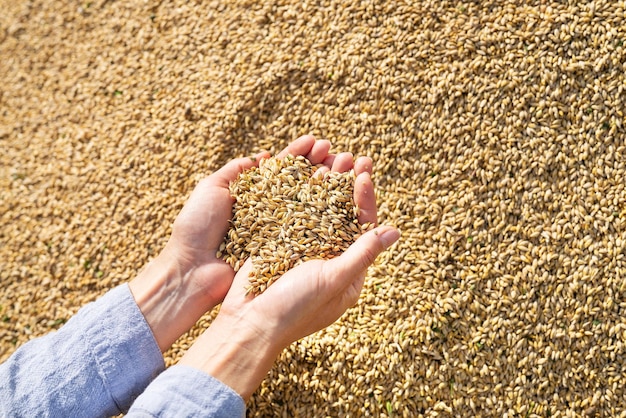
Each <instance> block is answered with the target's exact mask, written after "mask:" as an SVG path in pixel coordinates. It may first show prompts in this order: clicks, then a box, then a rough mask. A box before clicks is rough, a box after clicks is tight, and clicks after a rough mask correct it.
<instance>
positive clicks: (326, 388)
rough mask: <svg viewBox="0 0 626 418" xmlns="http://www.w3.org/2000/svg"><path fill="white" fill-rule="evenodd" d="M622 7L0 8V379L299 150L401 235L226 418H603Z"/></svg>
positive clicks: (618, 196)
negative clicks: (358, 288) (355, 168)
mask: <svg viewBox="0 0 626 418" xmlns="http://www.w3.org/2000/svg"><path fill="white" fill-rule="evenodd" d="M625 7H626V5H625V2H624V1H608V0H607V1H570V2H568V1H469V2H468V1H454V2H451V1H434V0H433V1H414V2H412V1H394V0H390V1H367V0H364V1H358V2H348V1H345V2H342V1H326V0H319V1H308V0H300V1H289V0H269V1H262V2H257V1H238V0H233V1H226V0H223V1H208V2H201V1H196V2H193V1H192V2H185V1H167V0H164V1H159V2H157V1H139V0H131V1H127V2H122V1H119V0H118V1H116V0H96V1H89V2H86V1H65V0H59V1H53V2H49V1H41V0H37V1H26V0H18V1H15V0H0V10H1V11H2V12H1V13H0V149H1V151H0V360H2V359H6V358H7V357H8V356H9V355H10V354H11V353H12V352H13V351H14V350H15V349H16V347H18V346H19V345H21V344H23V343H24V342H25V341H27V340H28V339H30V338H33V337H35V336H38V335H42V334H45V333H47V332H49V331H51V330H53V329H56V328H58V327H59V326H61V324H62V323H63V322H64V321H66V320H67V319H68V318H69V317H70V316H71V315H72V314H73V313H74V312H76V310H77V309H78V308H79V307H80V306H81V305H83V304H85V303H86V302H88V301H91V300H93V299H95V298H96V297H98V296H99V295H101V294H103V293H104V292H106V291H107V290H108V289H110V288H111V287H113V286H115V285H117V284H120V283H123V282H125V281H127V280H129V279H131V278H132V277H133V276H134V275H135V274H136V273H137V272H138V271H139V269H141V267H142V266H143V265H144V264H145V263H146V262H147V261H148V260H149V259H150V258H151V257H154V256H155V255H156V254H158V252H159V251H160V249H161V248H162V247H163V245H164V243H165V241H166V239H167V237H168V235H169V233H170V226H171V223H172V221H173V220H174V218H175V216H176V214H177V213H178V211H179V210H180V208H181V207H182V204H183V203H184V201H185V199H186V197H187V196H188V194H189V193H190V192H191V190H192V188H193V187H194V185H195V184H196V182H197V181H198V180H199V179H200V178H202V177H203V176H205V175H207V174H209V173H211V172H212V171H214V170H215V169H217V168H218V167H220V166H221V165H222V164H224V163H225V162H226V161H228V160H230V159H231V158H233V157H236V156H242V155H250V154H251V153H253V152H256V151H259V150H262V149H266V150H269V151H272V152H275V151H277V150H279V149H281V148H282V147H283V146H285V145H286V144H287V143H288V142H289V141H290V140H291V139H293V138H295V137H297V136H299V135H302V134H305V133H312V134H314V135H316V136H318V137H320V138H326V139H329V140H331V141H332V142H333V144H334V146H333V151H334V152H340V151H351V152H353V153H355V154H357V155H369V156H371V157H372V158H373V159H374V176H373V180H374V183H375V186H376V187H377V197H378V202H379V207H380V220H381V221H382V222H385V223H388V224H392V225H396V226H398V227H399V228H400V229H401V230H402V232H403V234H402V238H401V240H400V242H399V243H397V244H396V245H394V247H392V248H391V249H390V251H388V252H386V253H385V254H384V255H382V256H381V257H380V258H379V259H378V262H377V264H376V265H375V266H374V267H372V269H371V270H370V274H369V276H368V279H367V281H366V285H365V289H364V292H363V295H362V298H361V300H360V302H359V303H358V305H357V306H355V307H354V308H353V309H351V310H350V311H349V312H348V313H347V314H346V315H345V316H344V317H343V318H342V319H341V321H339V322H338V323H336V324H335V325H333V326H331V327H330V328H328V329H327V330H325V331H322V332H320V333H318V334H316V335H314V336H311V337H309V338H306V339H304V340H302V341H300V342H298V343H294V344H293V345H292V346H291V347H290V348H289V349H288V350H286V351H285V352H284V354H283V355H282V356H281V358H280V359H279V360H278V361H277V363H276V365H275V367H274V369H273V370H272V371H271V372H270V374H269V375H268V379H267V380H266V381H265V382H264V383H263V385H262V386H261V388H260V389H259V390H258V391H257V393H256V394H255V396H254V397H253V399H252V401H251V402H250V404H249V415H250V416H387V415H388V416H406V417H413V416H429V417H431V416H509V417H514V416H516V417H517V416H521V417H531V416H541V417H547V416H552V417H555V416H598V417H605V416H606V417H609V416H626V412H625V411H626V393H625V390H624V384H623V383H624V381H625V380H624V379H626V362H625V360H624V356H625V354H626V353H625V350H626V347H625V344H626V319H625V317H626V284H625V282H624V276H625V273H626V270H625V268H626V265H625V262H624V251H625V246H626V224H625V222H626V190H625V189H624V186H623V178H624V175H625V168H626V165H625V160H626V148H625V146H624V142H625V140H626V135H625V127H624V125H625V124H626V120H625V116H624V111H625V110H624V105H625V104H626V103H625V102H626V99H625V89H626V78H625V76H624V73H625V70H626V68H625V67H626V65H625V61H626V50H625V47H624V43H626V21H625V10H624V9H625ZM209 322H210V315H207V317H206V318H204V319H203V320H201V321H200V323H199V325H198V328H197V329H195V330H193V331H191V332H190V333H189V334H188V335H186V336H184V337H183V338H182V339H181V340H180V341H179V342H178V343H177V344H176V345H175V347H174V348H173V349H172V350H171V351H170V352H168V354H167V362H168V364H171V363H173V362H175V361H176V359H177V358H178V357H179V356H180V354H181V352H182V351H183V350H184V349H185V348H186V347H187V346H188V345H189V344H190V342H191V341H192V340H193V338H194V336H195V335H197V333H198V332H199V330H200V329H202V327H204V326H206V325H207V324H208V323H209Z"/></svg>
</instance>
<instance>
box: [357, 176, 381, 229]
mask: <svg viewBox="0 0 626 418" xmlns="http://www.w3.org/2000/svg"><path fill="white" fill-rule="evenodd" d="M354 203H355V204H356V206H357V207H358V208H359V216H358V220H359V223H360V224H361V225H363V224H364V223H366V222H371V223H373V224H374V225H376V224H377V222H378V214H377V209H376V195H375V194H374V185H373V184H372V179H371V177H370V174H369V173H368V172H367V171H365V172H362V173H361V174H359V175H358V176H357V178H356V180H355V181H354Z"/></svg>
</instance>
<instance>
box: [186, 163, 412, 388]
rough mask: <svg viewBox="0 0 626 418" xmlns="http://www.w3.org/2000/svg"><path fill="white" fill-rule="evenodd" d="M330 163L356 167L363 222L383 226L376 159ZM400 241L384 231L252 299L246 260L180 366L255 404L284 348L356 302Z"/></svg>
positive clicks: (393, 233)
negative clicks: (371, 271) (381, 257)
mask: <svg viewBox="0 0 626 418" xmlns="http://www.w3.org/2000/svg"><path fill="white" fill-rule="evenodd" d="M279 155H280V154H279ZM323 163H324V166H325V168H322V169H320V170H322V171H325V170H333V171H347V170H350V169H351V168H354V170H355V174H356V176H357V177H356V183H355V187H354V200H355V203H356V205H357V206H359V208H360V215H359V222H360V223H362V224H363V223H366V222H371V223H374V224H376V216H377V213H376V200H375V197H374V187H373V184H372V181H371V178H370V173H371V169H372V161H371V159H369V158H367V157H361V158H359V159H357V160H356V162H354V163H353V157H352V155H351V154H349V153H342V154H338V155H336V156H328V157H326V158H325V160H324V162H323ZM399 236H400V233H399V232H398V231H397V230H396V229H395V228H392V227H388V226H380V227H377V228H376V229H374V230H371V231H368V232H367V233H365V234H363V235H362V236H361V237H359V239H357V241H356V242H355V243H354V244H352V245H351V246H350V247H349V248H348V250H346V251H345V252H344V253H343V254H342V255H340V256H339V257H336V258H334V259H332V260H312V261H308V262H306V263H303V264H301V265H299V266H297V267H295V268H293V269H291V270H290V271H288V272H287V273H285V274H284V275H283V276H282V277H281V278H280V279H279V280H277V281H276V282H275V283H273V284H272V285H271V286H270V287H269V288H267V289H266V290H265V292H263V293H262V294H260V295H258V296H256V297H255V296H252V295H251V294H248V295H246V285H247V283H248V275H249V273H250V270H251V268H252V266H251V262H250V260H248V261H246V263H245V264H244V266H243V267H242V269H240V271H239V272H238V273H237V275H236V277H235V279H234V283H233V285H232V286H231V288H230V291H229V292H228V294H227V295H226V298H225V299H224V302H223V303H222V307H221V309H220V312H219V314H218V316H217V318H216V319H215V321H214V322H213V323H212V324H211V326H210V327H209V329H208V330H207V331H205V333H204V334H203V335H202V336H201V337H200V338H199V339H198V340H197V341H196V343H195V344H194V345H193V346H192V347H191V348H190V350H189V351H188V352H187V353H186V354H185V356H183V358H182V359H181V362H180V363H181V364H183V365H188V366H192V367H196V368H199V369H201V370H204V371H205V372H207V373H208V374H210V375H212V376H214V377H216V378H217V379H219V380H221V381H222V382H224V383H225V384H227V385H229V386H230V387H231V388H233V389H234V390H235V391H237V392H238V393H239V394H240V395H241V396H242V397H243V398H244V399H248V398H249V397H250V396H251V394H252V392H253V391H254V390H255V389H256V387H257V386H258V385H259V384H260V382H261V381H262V380H263V378H264V377H265V374H266V373H267V371H268V370H269V369H270V368H271V365H272V364H273V361H274V359H275V358H276V356H277V355H278V354H279V353H280V351H282V349H283V348H284V347H286V346H287V345H288V344H289V343H291V342H293V341H295V340H298V339H300V338H302V337H304V336H306V335H309V334H311V333H313V332H315V331H317V330H319V329H322V328H324V327H326V326H328V325H330V324H331V323H333V322H334V321H336V320H337V319H338V318H339V317H340V316H341V315H342V314H343V313H344V312H345V310H346V309H348V308H349V307H350V306H352V305H354V304H355V303H356V301H357V300H358V297H359V295H360V293H361V289H362V287H363V282H364V279H365V274H366V271H367V268H368V267H369V266H370V265H371V264H372V263H373V262H374V260H375V259H376V257H377V256H378V254H380V253H381V252H382V251H383V250H385V249H386V248H389V246H390V245H392V244H393V243H394V242H395V241H397V240H398V238H399Z"/></svg>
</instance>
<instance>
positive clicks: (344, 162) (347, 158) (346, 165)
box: [331, 152, 354, 173]
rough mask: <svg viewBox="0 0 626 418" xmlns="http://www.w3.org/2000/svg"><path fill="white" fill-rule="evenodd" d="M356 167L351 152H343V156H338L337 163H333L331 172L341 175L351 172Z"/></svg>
mask: <svg viewBox="0 0 626 418" xmlns="http://www.w3.org/2000/svg"><path fill="white" fill-rule="evenodd" d="M352 167H354V160H353V156H352V153H351V152H342V153H341V154H337V157H336V158H335V161H333V166H332V168H331V171H337V172H339V173H343V172H345V171H348V170H350V169H351V168H352Z"/></svg>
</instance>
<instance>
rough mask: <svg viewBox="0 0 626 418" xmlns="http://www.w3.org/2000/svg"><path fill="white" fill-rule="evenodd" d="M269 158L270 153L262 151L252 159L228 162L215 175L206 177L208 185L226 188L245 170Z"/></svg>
mask: <svg viewBox="0 0 626 418" xmlns="http://www.w3.org/2000/svg"><path fill="white" fill-rule="evenodd" d="M269 157H270V153H269V152H267V151H263V152H259V153H258V154H256V155H254V156H252V157H243V158H236V159H234V160H232V161H230V162H228V163H227V164H226V165H224V166H223V167H222V168H220V169H219V170H217V171H216V172H215V173H213V174H211V175H210V176H209V177H208V180H209V181H210V183H212V184H214V185H217V186H221V187H228V184H229V183H230V182H231V181H234V180H235V179H236V178H237V176H238V175H239V173H241V172H243V171H245V170H248V169H250V168H252V167H256V166H258V165H259V160H261V159H263V158H269Z"/></svg>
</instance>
